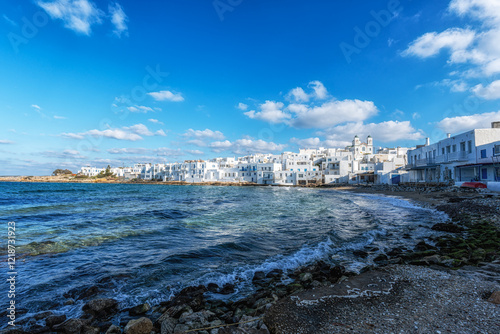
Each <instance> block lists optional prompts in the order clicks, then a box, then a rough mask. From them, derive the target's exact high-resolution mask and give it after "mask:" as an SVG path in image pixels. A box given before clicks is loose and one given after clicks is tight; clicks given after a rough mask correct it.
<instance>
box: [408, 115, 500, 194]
mask: <svg viewBox="0 0 500 334" xmlns="http://www.w3.org/2000/svg"><path fill="white" fill-rule="evenodd" d="M499 145H500V122H494V123H493V124H492V128H490V129H474V130H470V131H467V132H464V133H461V134H458V135H455V136H451V135H450V134H448V135H447V138H445V139H443V140H440V141H439V142H437V143H434V144H430V143H429V140H428V139H427V141H426V144H425V145H420V146H417V148H416V149H414V150H410V151H408V171H409V181H410V182H454V181H456V182H465V181H484V182H498V167H499V166H498V162H497V158H498V153H497V151H496V150H497V147H498V146H499ZM499 150H500V149H499ZM495 172H496V173H497V174H495ZM492 186H493V185H492Z"/></svg>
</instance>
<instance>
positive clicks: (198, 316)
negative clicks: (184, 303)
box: [179, 310, 215, 328]
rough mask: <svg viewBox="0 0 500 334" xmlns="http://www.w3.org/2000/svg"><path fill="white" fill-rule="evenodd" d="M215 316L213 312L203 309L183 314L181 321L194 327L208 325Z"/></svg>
mask: <svg viewBox="0 0 500 334" xmlns="http://www.w3.org/2000/svg"><path fill="white" fill-rule="evenodd" d="M214 317H215V314H214V313H213V312H210V311H206V310H203V311H199V312H195V313H191V314H183V315H181V317H180V318H179V323H181V324H186V325H188V326H189V327H192V328H200V327H206V326H208V324H209V322H210V321H211V320H213V318H214Z"/></svg>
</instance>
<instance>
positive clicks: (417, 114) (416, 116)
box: [411, 112, 422, 119]
mask: <svg viewBox="0 0 500 334" xmlns="http://www.w3.org/2000/svg"><path fill="white" fill-rule="evenodd" d="M420 117H422V116H421V115H420V114H419V113H418V112H414V113H413V114H411V118H413V119H419V118H420Z"/></svg>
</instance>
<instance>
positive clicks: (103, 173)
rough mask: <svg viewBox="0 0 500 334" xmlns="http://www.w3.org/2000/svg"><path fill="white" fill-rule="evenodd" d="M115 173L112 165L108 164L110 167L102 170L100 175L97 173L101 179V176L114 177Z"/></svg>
mask: <svg viewBox="0 0 500 334" xmlns="http://www.w3.org/2000/svg"><path fill="white" fill-rule="evenodd" d="M114 176H115V174H113V172H111V167H110V166H109V165H108V167H106V170H104V171H102V172H100V173H99V174H98V175H97V178H98V179H100V178H104V177H114Z"/></svg>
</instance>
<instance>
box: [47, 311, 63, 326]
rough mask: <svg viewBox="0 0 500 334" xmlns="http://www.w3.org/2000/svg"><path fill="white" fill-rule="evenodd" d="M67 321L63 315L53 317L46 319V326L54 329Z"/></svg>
mask: <svg viewBox="0 0 500 334" xmlns="http://www.w3.org/2000/svg"><path fill="white" fill-rule="evenodd" d="M64 321H66V316H65V315H64V314H63V315H51V316H48V317H47V318H46V319H45V325H46V326H47V327H49V328H52V327H53V326H54V325H58V324H60V323H63V322H64Z"/></svg>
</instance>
